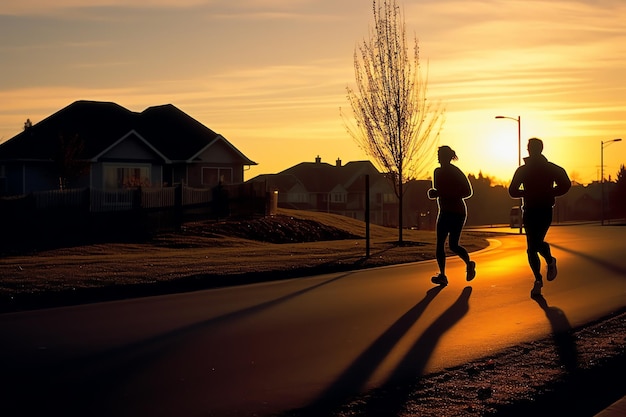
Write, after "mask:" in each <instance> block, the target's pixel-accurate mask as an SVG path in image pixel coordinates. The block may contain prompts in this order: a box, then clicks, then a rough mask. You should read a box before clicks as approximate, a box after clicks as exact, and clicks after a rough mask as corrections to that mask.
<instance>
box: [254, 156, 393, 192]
mask: <svg viewBox="0 0 626 417" xmlns="http://www.w3.org/2000/svg"><path fill="white" fill-rule="evenodd" d="M367 174H369V175H370V177H371V178H372V181H377V180H378V179H380V178H381V174H380V172H378V170H377V169H376V167H374V165H373V164H372V163H371V162H370V161H353V162H348V163H347V164H345V165H340V164H335V165H331V164H328V163H325V162H321V161H317V162H301V163H299V164H297V165H294V166H292V167H291V168H287V169H286V170H284V171H282V172H279V173H278V174H266V175H259V176H257V177H255V178H253V179H251V180H250V181H266V182H267V184H268V186H270V185H271V186H273V187H275V188H278V189H280V190H283V191H286V190H288V189H290V188H291V187H292V186H293V184H294V182H295V181H299V182H300V183H302V185H303V186H304V188H305V189H306V190H307V191H308V192H311V193H329V192H331V191H332V190H333V189H334V188H335V187H336V186H337V185H341V186H342V187H344V188H345V189H346V190H348V191H358V190H359V189H362V188H363V184H364V183H363V182H362V179H363V177H364V175H367Z"/></svg>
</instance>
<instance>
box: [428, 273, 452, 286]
mask: <svg viewBox="0 0 626 417" xmlns="http://www.w3.org/2000/svg"><path fill="white" fill-rule="evenodd" d="M430 280H431V281H432V283H433V284H437V285H441V286H442V287H445V286H446V285H448V278H447V277H446V276H445V275H444V274H438V275H435V276H434V277H432V278H431V279H430Z"/></svg>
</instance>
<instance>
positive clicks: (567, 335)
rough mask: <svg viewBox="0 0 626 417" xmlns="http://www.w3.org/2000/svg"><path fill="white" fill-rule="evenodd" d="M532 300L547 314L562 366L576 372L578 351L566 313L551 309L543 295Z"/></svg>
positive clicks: (556, 308)
mask: <svg viewBox="0 0 626 417" xmlns="http://www.w3.org/2000/svg"><path fill="white" fill-rule="evenodd" d="M532 299H533V300H535V302H536V303H537V304H539V307H541V309H542V310H543V311H544V312H545V313H546V317H547V318H548V321H550V326H552V337H553V339H554V343H555V344H556V350H557V353H558V355H559V359H560V360H561V364H562V365H563V367H564V368H565V370H566V371H568V372H573V371H575V370H576V368H577V367H578V350H577V348H576V340H575V338H574V336H573V329H572V326H571V325H570V323H569V320H567V317H566V316H565V313H564V312H563V310H561V309H560V308H558V307H550V306H549V305H548V302H547V301H546V299H545V298H543V295H537V296H534V297H533V298H532Z"/></svg>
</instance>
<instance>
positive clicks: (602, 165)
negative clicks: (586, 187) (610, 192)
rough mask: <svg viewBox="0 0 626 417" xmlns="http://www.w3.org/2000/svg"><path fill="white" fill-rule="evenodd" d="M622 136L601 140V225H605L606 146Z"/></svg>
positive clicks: (619, 139)
mask: <svg viewBox="0 0 626 417" xmlns="http://www.w3.org/2000/svg"><path fill="white" fill-rule="evenodd" d="M621 141H622V138H616V139H611V140H607V141H606V142H605V141H600V225H602V226H604V148H606V147H607V146H609V145H610V144H611V143H614V142H621Z"/></svg>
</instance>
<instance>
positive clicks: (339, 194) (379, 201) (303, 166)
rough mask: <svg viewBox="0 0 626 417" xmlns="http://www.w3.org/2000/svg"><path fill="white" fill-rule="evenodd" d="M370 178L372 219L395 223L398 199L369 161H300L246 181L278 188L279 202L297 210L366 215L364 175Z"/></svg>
mask: <svg viewBox="0 0 626 417" xmlns="http://www.w3.org/2000/svg"><path fill="white" fill-rule="evenodd" d="M366 175H369V178H370V214H371V217H370V219H371V221H372V223H376V224H382V225H390V226H393V225H396V224H397V216H398V199H397V198H396V196H395V193H394V191H393V188H392V187H391V184H390V183H389V181H387V179H386V178H385V177H384V175H383V174H381V173H380V172H379V171H378V170H377V169H376V167H374V165H373V164H372V163H371V162H370V161H355V162H348V163H347V164H345V165H343V164H342V162H341V160H340V159H337V161H336V162H335V164H334V165H331V164H328V163H325V162H322V160H321V158H320V157H319V156H318V157H316V158H315V162H301V163H299V164H297V165H295V166H293V167H291V168H288V169H286V170H284V171H282V172H279V173H278V174H263V175H259V176H257V177H255V178H252V179H250V180H249V181H248V182H260V183H264V184H265V189H266V190H268V191H274V190H276V191H278V206H279V207H284V208H293V209H300V210H310V211H321V212H328V213H335V214H340V215H343V216H347V217H352V218H355V219H359V220H364V219H365V176H366Z"/></svg>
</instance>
